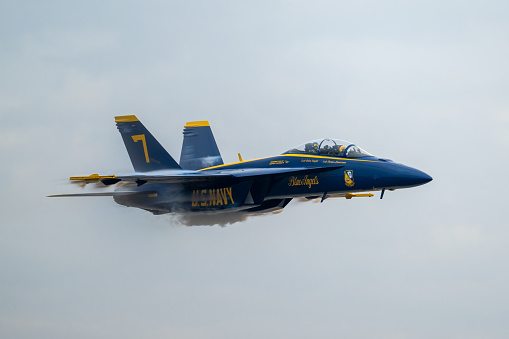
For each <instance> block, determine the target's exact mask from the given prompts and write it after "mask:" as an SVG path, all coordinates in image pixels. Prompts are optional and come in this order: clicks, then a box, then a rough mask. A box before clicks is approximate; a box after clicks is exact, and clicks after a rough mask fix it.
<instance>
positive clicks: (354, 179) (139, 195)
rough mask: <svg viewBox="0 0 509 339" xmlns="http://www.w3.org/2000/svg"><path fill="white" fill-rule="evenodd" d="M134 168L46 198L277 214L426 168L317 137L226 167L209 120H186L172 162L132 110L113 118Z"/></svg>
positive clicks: (417, 180)
mask: <svg viewBox="0 0 509 339" xmlns="http://www.w3.org/2000/svg"><path fill="white" fill-rule="evenodd" d="M115 122H116V125H117V128H118V130H119V132H120V134H121V136H122V139H123V141H124V144H125V147H126V148H127V152H128V154H129V157H130V159H131V162H132V164H133V167H134V173H128V174H118V173H117V174H114V173H105V174H101V175H100V174H92V175H88V176H76V177H71V178H70V180H71V182H74V183H79V184H80V185H86V184H88V183H94V182H95V183H98V184H99V185H101V186H104V187H106V186H111V185H114V186H113V187H115V190H114V191H109V192H94V193H79V194H59V195H51V196H50V197H71V196H73V197H74V196H111V197H113V199H114V200H115V202H116V203H118V204H120V205H125V206H129V207H137V208H141V209H143V210H146V211H149V212H152V213H153V214H165V213H179V212H182V213H209V214H217V213H229V212H241V213H249V214H257V213H267V212H274V211H280V210H282V209H283V208H284V207H285V206H287V205H288V204H289V203H290V201H292V199H295V198H303V199H304V200H306V199H307V200H314V199H319V201H320V202H323V201H324V200H325V199H328V198H335V197H343V198H346V199H352V198H357V197H372V196H373V195H374V194H373V193H372V192H375V191H380V192H381V194H380V198H383V196H384V193H385V191H386V190H391V191H393V190H396V189H402V188H409V187H415V186H420V185H423V184H425V183H427V182H429V181H431V180H432V178H431V177H430V176H429V175H427V174H426V173H424V172H421V171H419V170H417V169H415V168H412V167H408V166H405V165H402V164H399V163H395V162H393V161H392V160H389V159H383V158H378V157H376V156H374V155H371V154H370V153H368V152H366V151H365V150H363V149H362V148H360V147H359V146H357V145H355V144H353V143H351V142H347V141H344V140H340V139H328V138H325V139H317V140H312V141H309V142H306V143H304V144H302V145H299V146H297V147H294V148H292V149H290V150H288V151H286V152H284V153H282V154H279V155H274V156H269V157H265V158H260V159H252V160H242V157H241V155H240V153H239V161H238V162H235V163H230V164H224V163H223V159H222V157H221V154H220V152H219V149H218V147H217V144H216V141H215V139H214V136H213V134H212V130H211V128H210V125H209V123H208V122H207V121H193V122H188V123H187V124H186V125H185V126H184V142H183V145H182V152H181V155H180V163H177V162H176V161H175V160H174V159H173V158H172V157H171V156H170V154H168V152H167V151H166V150H165V149H164V148H163V147H162V146H161V144H159V142H158V141H157V140H156V139H155V138H154V137H153V136H152V134H151V133H150V132H149V131H148V130H147V129H146V128H145V126H144V125H143V124H142V123H141V122H140V121H139V120H138V118H137V117H136V116H134V115H124V116H117V117H115Z"/></svg>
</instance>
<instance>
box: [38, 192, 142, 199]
mask: <svg viewBox="0 0 509 339" xmlns="http://www.w3.org/2000/svg"><path fill="white" fill-rule="evenodd" d="M140 193H141V194H147V193H151V192H148V191H143V192H139V191H121V192H103V193H71V194H53V195H48V198H61V197H63V198H67V197H112V196H119V195H133V194H140Z"/></svg>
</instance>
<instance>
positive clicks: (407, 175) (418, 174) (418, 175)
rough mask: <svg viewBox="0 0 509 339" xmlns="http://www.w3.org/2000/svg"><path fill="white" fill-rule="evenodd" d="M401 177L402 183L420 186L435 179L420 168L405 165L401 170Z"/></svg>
mask: <svg viewBox="0 0 509 339" xmlns="http://www.w3.org/2000/svg"><path fill="white" fill-rule="evenodd" d="M399 177H400V179H401V181H402V183H404V184H406V185H408V186H419V185H424V184H426V183H428V182H430V181H431V180H433V178H432V177H430V176H429V175H428V174H426V173H424V172H423V171H419V170H418V169H415V168H412V167H408V166H404V168H403V169H402V170H401V172H400V174H399Z"/></svg>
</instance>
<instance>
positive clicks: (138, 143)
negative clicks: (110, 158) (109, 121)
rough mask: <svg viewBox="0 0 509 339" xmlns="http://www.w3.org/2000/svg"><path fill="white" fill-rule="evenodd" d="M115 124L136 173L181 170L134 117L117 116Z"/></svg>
mask: <svg viewBox="0 0 509 339" xmlns="http://www.w3.org/2000/svg"><path fill="white" fill-rule="evenodd" d="M115 122H116V124H117V128H118V130H119V132H120V134H121V135H122V139H123V140H124V144H125V147H126V148H127V153H129V157H130V158H131V162H132V164H133V167H134V170H135V171H136V172H151V171H158V170H167V169H181V167H180V166H179V165H178V164H177V162H176V161H175V160H173V158H172V157H171V155H170V154H168V152H167V151H166V150H165V149H164V148H163V146H161V144H160V143H159V142H158V141H157V140H156V138H154V136H153V135H152V134H151V133H150V132H149V131H148V130H147V129H146V128H145V126H143V124H142V123H141V122H140V121H139V120H138V118H137V117H136V116H135V115H123V116H117V117H115Z"/></svg>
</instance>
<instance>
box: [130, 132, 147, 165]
mask: <svg viewBox="0 0 509 339" xmlns="http://www.w3.org/2000/svg"><path fill="white" fill-rule="evenodd" d="M132 138H133V141H134V142H138V141H140V140H141V142H142V143H143V151H144V152H145V160H146V161H147V162H150V159H149V158H148V151H147V141H146V140H145V134H140V135H133V136H132Z"/></svg>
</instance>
